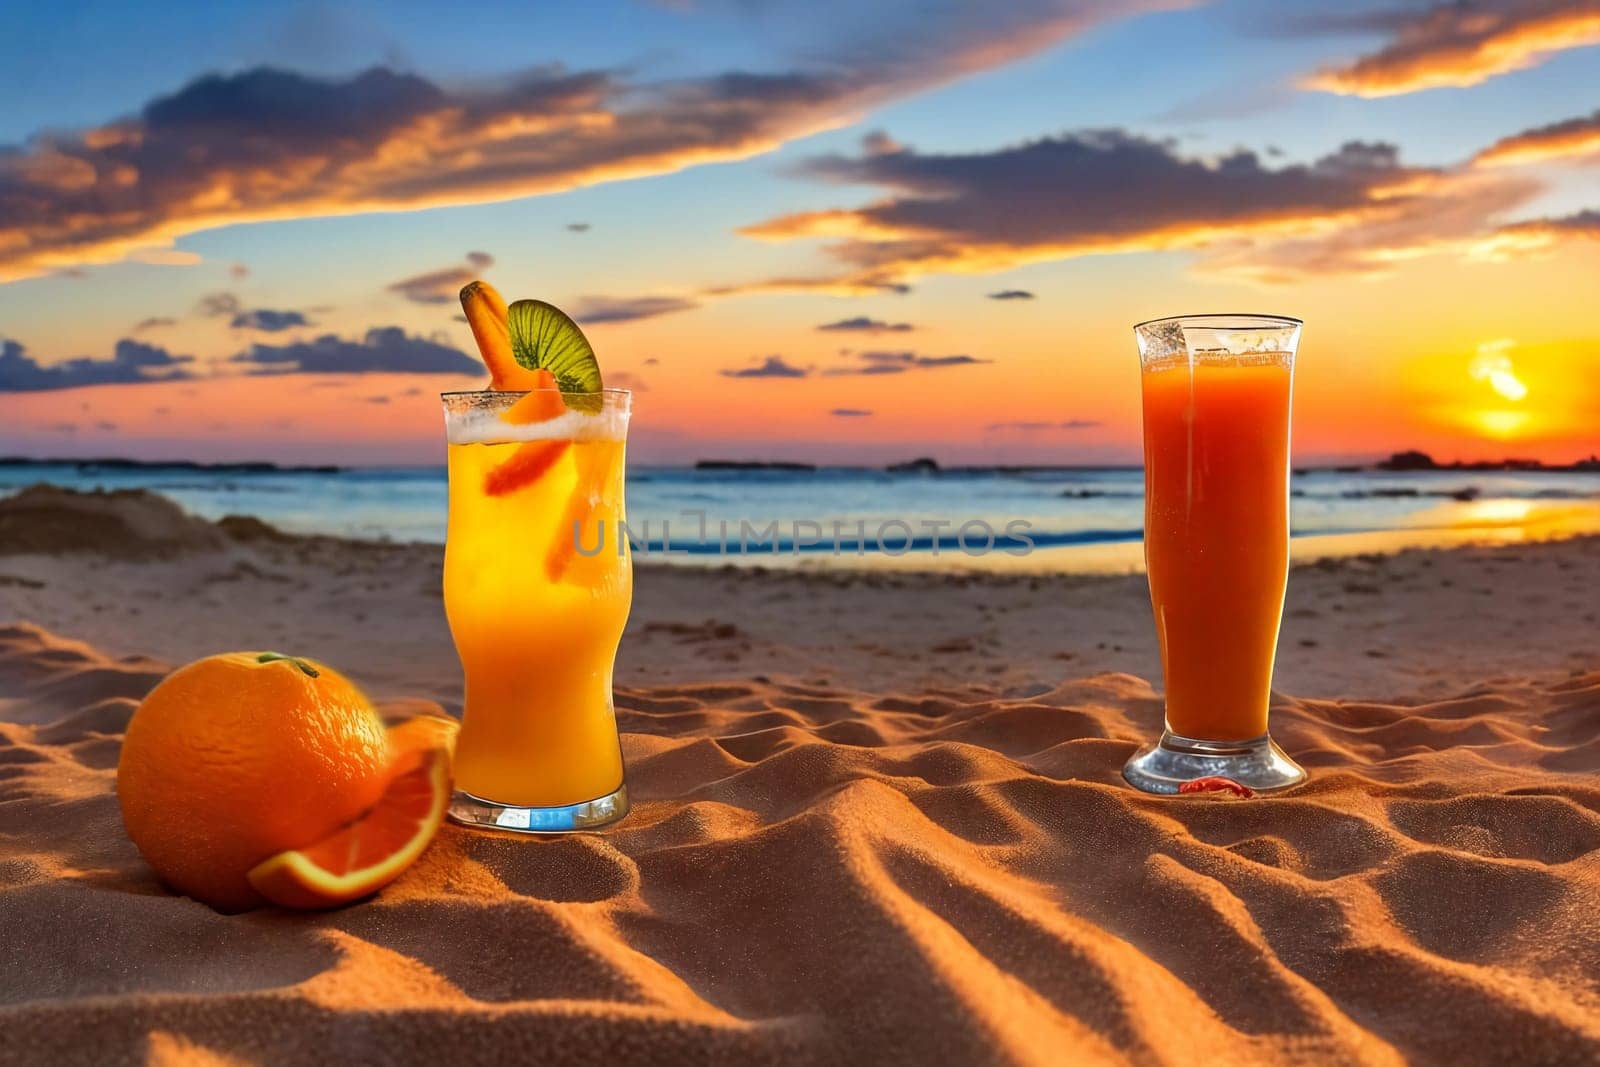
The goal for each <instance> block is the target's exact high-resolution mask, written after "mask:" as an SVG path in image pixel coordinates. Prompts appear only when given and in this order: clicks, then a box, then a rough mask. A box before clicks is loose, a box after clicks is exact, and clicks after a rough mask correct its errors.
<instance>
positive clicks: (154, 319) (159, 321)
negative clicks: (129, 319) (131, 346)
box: [133, 315, 178, 333]
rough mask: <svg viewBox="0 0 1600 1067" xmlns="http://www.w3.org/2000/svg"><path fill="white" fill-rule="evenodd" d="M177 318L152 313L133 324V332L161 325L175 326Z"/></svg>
mask: <svg viewBox="0 0 1600 1067" xmlns="http://www.w3.org/2000/svg"><path fill="white" fill-rule="evenodd" d="M177 324H178V320H177V319H174V318H171V317H170V316H167V315H154V316H151V317H150V318H148V319H140V320H139V321H138V322H137V323H135V324H134V327H133V332H134V333H143V332H144V331H146V330H157V329H160V328H161V327H163V326H176V325H177Z"/></svg>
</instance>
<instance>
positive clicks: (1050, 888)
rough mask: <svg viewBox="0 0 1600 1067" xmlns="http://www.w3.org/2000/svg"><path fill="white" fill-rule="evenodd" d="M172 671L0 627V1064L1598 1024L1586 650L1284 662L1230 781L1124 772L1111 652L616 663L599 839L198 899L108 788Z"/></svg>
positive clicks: (680, 1058) (1124, 742) (1556, 1043)
mask: <svg viewBox="0 0 1600 1067" xmlns="http://www.w3.org/2000/svg"><path fill="white" fill-rule="evenodd" d="M163 670H164V665H163V664H160V663H157V662H154V661H152V660H148V659H144V658H141V657H131V658H126V659H117V658H112V657H108V656H106V655H103V654H101V653H99V652H97V651H96V650H95V649H93V648H91V647H89V646H86V645H82V644H78V643H75V642H72V641H69V640H64V639H62V638H60V637H58V636H55V635H53V634H50V633H48V632H46V631H43V630H41V629H39V628H37V627H34V626H29V625H14V626H10V627H6V628H4V629H0V839H3V841H4V843H5V847H4V858H3V859H0V944H3V945H4V946H5V952H6V955H7V957H8V965H7V966H6V968H5V969H4V972H3V976H0V1060H3V1061H6V1062H13V1061H17V1060H19V1059H38V1060H40V1061H46V1062H59V1063H94V1064H106V1063H119V1062H146V1061H148V1062H154V1063H175V1062H217V1063H235V1062H260V1061H270V1062H274V1063H324V1062H329V1061H331V1060H334V1059H337V1058H340V1057H345V1058H355V1059H361V1060H365V1061H368V1062H377V1061H396V1062H416V1063H454V1062H465V1061H468V1060H472V1061H478V1062H503V1063H515V1062H529V1061H533V1060H537V1061H539V1062H573V1063H580V1062H586V1063H593V1062H604V1061H612V1062H617V1061H621V1062H656V1063H674V1062H730V1063H759V1062H787V1063H840V1062H907V1063H910V1062H917V1063H950V1062H1017V1063H1062V1062H1091V1063H1092V1062H1122V1061H1127V1060H1132V1061H1135V1062H1148V1063H1174V1064H1176V1063H1183V1064H1189V1063H1194V1062H1199V1061H1204V1060H1211V1061H1213V1062H1221V1063H1251V1062H1260V1063H1283V1062H1311V1061H1330V1060H1331V1061H1338V1062H1355V1061H1359V1062H1369V1063H1399V1062H1402V1061H1403V1060H1412V1061H1424V1062H1450V1063H1477V1062H1485V1063H1487V1062H1497V1063H1506V1062H1516V1063H1533V1062H1538V1063H1578V1062H1585V1061H1588V1062H1592V1061H1593V1060H1594V1058H1595V1057H1596V1056H1597V1055H1600V926H1597V924H1596V921H1595V916H1596V914H1597V911H1596V904H1597V903H1600V863H1597V862H1596V856H1597V855H1600V853H1597V852H1596V851H1595V849H1596V846H1597V845H1600V785H1597V784H1596V782H1597V780H1596V777H1595V772H1596V771H1597V770H1600V673H1593V672H1591V673H1586V674H1585V673H1579V674H1573V675H1572V676H1570V677H1568V678H1566V679H1565V680H1562V681H1559V682H1549V681H1545V682H1540V683H1534V682H1527V681H1515V680H1510V679H1501V680H1499V681H1496V682H1495V683H1493V684H1490V685H1483V686H1478V687H1474V688H1466V687H1463V689H1462V690H1461V691H1460V693H1459V695H1457V696H1455V697H1452V698H1450V699H1444V700H1437V701H1433V702H1430V703H1426V704H1421V705H1417V706H1411V707H1404V706H1398V705H1392V704H1379V703H1360V702H1345V701H1321V700H1300V699H1295V698H1292V697H1287V696H1285V697H1281V698H1280V699H1279V704H1278V706H1277V707H1276V709H1275V711H1274V715H1275V722H1276V724H1277V730H1278V734H1279V737H1280V739H1281V741H1282V742H1283V744H1284V747H1285V748H1286V749H1288V751H1289V752H1290V753H1291V754H1293V755H1294V756H1295V757H1296V758H1297V759H1299V760H1300V761H1301V762H1303V763H1304V764H1306V765H1307V766H1308V767H1310V768H1311V769H1312V770H1313V772H1314V777H1313V779H1312V781H1311V783H1310V784H1309V785H1308V786H1306V787H1305V788H1303V789H1301V790H1299V791H1297V792H1295V793H1294V794H1292V795H1288V796H1283V797H1278V798H1272V799H1256V800H1248V801H1241V800H1232V799H1204V798H1201V799H1187V800H1182V801H1175V800H1170V799H1156V798H1148V797H1144V796H1141V795H1138V794H1135V793H1133V792H1131V791H1129V790H1128V789H1126V788H1124V787H1123V786H1121V785H1120V784H1119V779H1118V777H1117V768H1118V767H1119V766H1120V764H1121V762H1122V761H1123V760H1124V759H1125V758H1126V756H1127V755H1128V753H1129V752H1131V751H1132V749H1133V747H1134V744H1135V740H1136V739H1137V738H1142V737H1145V736H1148V735H1149V734H1151V733H1152V732H1153V731H1155V730H1156V728H1157V724H1158V722H1159V719H1160V705H1159V701H1158V699H1157V697H1156V695H1155V694H1154V693H1153V692H1152V690H1151V689H1150V687H1149V685H1148V684H1147V683H1145V682H1144V681H1141V680H1140V679H1138V678H1135V677H1132V676H1130V675H1126V674H1116V673H1103V674H1099V675H1095V676H1092V677H1087V678H1082V679H1080V680H1077V681H1073V682H1069V683H1067V684H1064V685H1061V686H1058V687H1055V688H1046V687H1045V686H1042V685H1041V686H1037V687H1035V691H1033V692H1031V693H1029V694H1026V695H1020V694H1016V693H1012V694H1011V695H1008V696H999V695H997V694H996V693H995V692H994V691H992V690H987V689H983V688H975V687H961V688H948V689H925V690H921V691H914V692H913V691H907V692H898V693H896V692H881V691H880V692H866V691H860V690H857V689H852V688H848V687H843V686H837V685H825V686H824V685H804V684H797V683H793V682H780V681H745V682H738V683H733V682H728V683H719V684H714V685H684V684H678V685H664V686H650V687H641V688H626V689H624V690H622V691H621V692H620V693H619V705H620V709H621V712H620V713H621V720H622V726H623V729H624V731H625V749H626V755H627V758H628V762H629V768H630V770H629V774H630V780H631V783H632V785H633V789H634V791H635V795H636V796H637V797H638V798H639V804H638V807H637V808H636V810H635V812H634V814H633V815H631V816H630V817H629V819H628V820H627V821H626V822H625V823H623V824H622V825H621V827H620V828H618V829H616V830H614V831H613V832H609V833H607V834H605V835H603V836H600V835H591V836H574V837H567V838H562V839H551V840H532V841H529V840H525V839H521V838H513V837H509V836H501V835H486V834H481V833H472V832H467V831H463V830H459V829H456V828H454V827H449V828H447V829H446V830H445V831H444V832H443V834H442V835H441V837H440V838H439V839H438V840H437V841H436V842H435V844H434V846H433V847H432V848H431V849H430V851H429V852H428V853H427V854H426V855H425V857H424V858H423V860H422V861H421V863H420V864H419V865H418V866H417V867H416V868H415V869H413V870H412V871H410V872H409V873H408V874H406V875H405V876H404V877H402V879H401V880H400V881H399V882H397V883H395V884H394V885H393V886H391V887H390V888H389V889H387V890H386V891H385V892H384V893H382V894H381V895H380V896H379V897H378V898H376V899H374V900H372V901H369V902H367V903H363V904H360V905H357V906H355V907H351V908H348V909H345V910H343V911H338V912H333V913H329V914H322V915H314V916H304V915H294V914H287V913H282V912H277V911H272V910H268V911H260V912H255V913H251V914H247V915H244V916H235V917H225V916H221V915H218V914H216V913H214V912H212V911H211V910H210V909H208V908H206V907H204V906H202V905H199V904H196V903H194V902H192V901H190V900H187V899H184V898H181V897H177V896H173V895H171V894H170V893H168V892H167V891H166V890H164V889H163V888H162V887H161V886H160V885H159V884H158V883H157V882H156V881H155V880H154V878H153V876H152V875H151V873H150V872H149V870H148V869H147V868H145V867H144V866H143V864H142V863H141V862H140V860H139V858H138V856H137V854H136V853H135V852H134V850H133V848H132V846H131V845H130V844H129V843H128V842H127V840H126V839H125V838H124V837H123V835H122V831H121V827H120V823H119V821H118V816H117V808H116V803H115V799H114V796H113V777H114V768H115V761H116V758H117V750H118V744H119V733H120V731H121V729H122V727H123V725H124V723H125V722H126V720H127V717H128V715H129V714H131V712H132V709H133V708H134V706H135V704H136V701H137V699H138V697H139V696H140V695H141V694H142V693H143V692H144V691H146V690H147V689H148V688H149V687H150V686H151V685H153V684H154V683H155V682H156V681H157V680H158V679H159V678H160V676H161V674H162V672H163ZM419 706H423V705H420V704H419V703H418V702H411V703H410V704H408V705H406V706H405V707H404V709H403V710H406V711H414V710H416V709H417V708H418V707H419Z"/></svg>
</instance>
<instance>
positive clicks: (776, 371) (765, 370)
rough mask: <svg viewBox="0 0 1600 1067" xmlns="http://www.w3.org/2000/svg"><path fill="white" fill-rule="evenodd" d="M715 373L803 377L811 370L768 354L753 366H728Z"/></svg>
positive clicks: (735, 376)
mask: <svg viewBox="0 0 1600 1067" xmlns="http://www.w3.org/2000/svg"><path fill="white" fill-rule="evenodd" d="M717 373H718V374H720V375H722V376H723V377H724V378H804V377H805V376H806V375H807V374H810V373H811V372H810V371H809V370H807V369H806V368H804V367H796V366H794V365H793V364H792V363H789V362H788V361H786V360H785V359H784V358H783V357H782V356H768V357H767V358H766V359H765V360H763V361H762V362H761V363H758V364H757V365H756V366H754V367H728V368H725V369H723V370H720V371H718V372H717Z"/></svg>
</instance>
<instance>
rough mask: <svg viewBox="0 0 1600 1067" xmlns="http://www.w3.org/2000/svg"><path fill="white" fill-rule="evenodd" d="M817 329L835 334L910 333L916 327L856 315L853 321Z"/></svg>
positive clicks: (906, 323) (843, 320)
mask: <svg viewBox="0 0 1600 1067" xmlns="http://www.w3.org/2000/svg"><path fill="white" fill-rule="evenodd" d="M817 329H819V330H824V331H831V332H836V333H910V332H911V331H912V330H914V329H916V327H915V326H913V325H911V324H910V323H909V322H885V321H883V320H882V319H872V318H868V317H867V316H865V315H857V316H856V317H855V318H853V319H840V320H839V321H838V322H829V323H826V324H824V325H822V326H818V327H817Z"/></svg>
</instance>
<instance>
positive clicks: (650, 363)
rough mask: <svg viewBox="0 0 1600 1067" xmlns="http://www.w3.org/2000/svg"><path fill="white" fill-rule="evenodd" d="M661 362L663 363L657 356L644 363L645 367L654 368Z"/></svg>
mask: <svg viewBox="0 0 1600 1067" xmlns="http://www.w3.org/2000/svg"><path fill="white" fill-rule="evenodd" d="M660 362H661V361H660V360H659V359H657V358H656V357H655V356H651V357H650V358H649V359H647V360H645V361H644V365H645V366H646V367H654V366H655V365H656V364H657V363H660Z"/></svg>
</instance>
